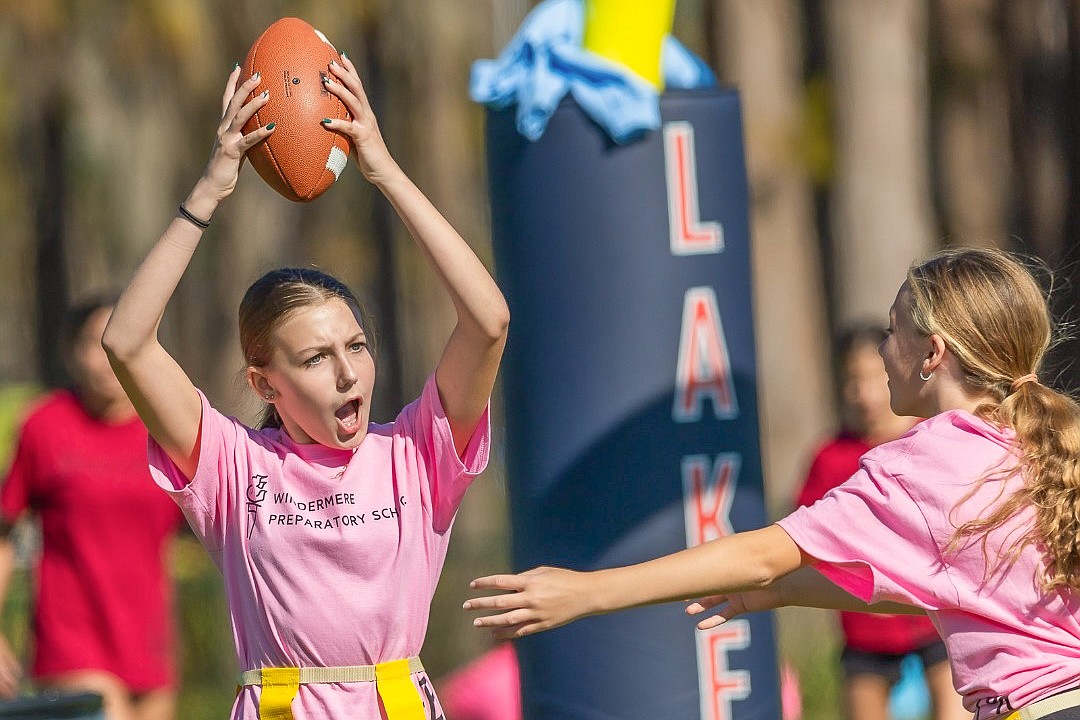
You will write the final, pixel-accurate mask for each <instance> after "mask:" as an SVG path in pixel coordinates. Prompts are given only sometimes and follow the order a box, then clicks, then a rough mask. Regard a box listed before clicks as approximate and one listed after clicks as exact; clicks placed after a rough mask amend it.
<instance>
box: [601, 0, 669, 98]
mask: <svg viewBox="0 0 1080 720" xmlns="http://www.w3.org/2000/svg"><path fill="white" fill-rule="evenodd" d="M674 19H675V0H585V38H584V42H583V45H584V46H585V49H586V50H591V51H592V52H594V53H596V54H597V55H600V56H601V57H604V58H607V59H608V60H611V61H613V62H616V63H619V64H620V65H623V66H624V67H626V68H627V69H629V70H630V71H631V72H633V73H635V74H636V75H638V76H639V77H640V78H642V79H643V80H645V81H646V82H648V83H649V84H651V85H652V86H653V87H655V88H656V89H657V90H658V91H659V90H663V89H664V76H663V74H662V73H661V71H660V48H661V46H662V44H663V41H664V36H665V35H667V34H669V33H670V32H671V24H672V22H673V21H674Z"/></svg>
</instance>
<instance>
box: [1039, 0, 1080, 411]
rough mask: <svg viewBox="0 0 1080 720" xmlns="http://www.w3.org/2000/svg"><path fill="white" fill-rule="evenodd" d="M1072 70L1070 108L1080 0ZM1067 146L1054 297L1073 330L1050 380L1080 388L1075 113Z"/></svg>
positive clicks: (1079, 149) (1054, 358)
mask: <svg viewBox="0 0 1080 720" xmlns="http://www.w3.org/2000/svg"><path fill="white" fill-rule="evenodd" d="M1066 22H1067V24H1068V47H1069V49H1068V70H1067V73H1066V85H1065V93H1064V96H1063V97H1064V102H1063V103H1062V104H1063V105H1064V107H1065V108H1068V109H1069V112H1070V113H1072V112H1075V108H1077V107H1080V3H1078V2H1072V3H1070V5H1069V7H1068V13H1067V18H1066ZM1062 142H1063V145H1064V150H1065V163H1066V178H1065V180H1066V183H1067V189H1066V192H1067V198H1068V200H1067V202H1066V208H1067V210H1066V215H1065V231H1064V233H1063V238H1062V241H1063V242H1062V247H1061V251H1060V253H1059V257H1060V258H1061V261H1060V263H1059V265H1058V267H1059V271H1058V272H1059V274H1060V283H1059V286H1060V290H1059V292H1058V295H1057V297H1055V298H1054V300H1055V303H1054V309H1055V311H1056V314H1057V317H1058V318H1059V319H1062V320H1064V321H1066V322H1067V323H1068V324H1069V325H1068V326H1067V327H1069V329H1070V330H1071V332H1070V333H1069V336H1068V340H1067V341H1066V342H1063V343H1061V344H1060V345H1059V346H1058V347H1056V348H1055V349H1054V350H1053V351H1052V352H1051V356H1050V363H1049V366H1050V370H1051V372H1050V373H1049V376H1048V378H1047V380H1054V381H1056V385H1057V386H1058V387H1061V388H1064V389H1068V390H1071V391H1072V392H1074V393H1076V392H1080V335H1078V333H1077V327H1078V323H1080V122H1077V121H1076V118H1075V117H1071V118H1070V119H1069V121H1068V122H1066V123H1065V125H1064V127H1063V134H1062Z"/></svg>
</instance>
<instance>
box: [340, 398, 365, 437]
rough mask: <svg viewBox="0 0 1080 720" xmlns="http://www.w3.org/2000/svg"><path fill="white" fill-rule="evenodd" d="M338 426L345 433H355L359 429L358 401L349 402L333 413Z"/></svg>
mask: <svg viewBox="0 0 1080 720" xmlns="http://www.w3.org/2000/svg"><path fill="white" fill-rule="evenodd" d="M334 417H336V418H337V421H338V426H339V427H340V428H341V429H342V430H343V431H344V432H346V433H350V434H351V433H355V432H356V431H357V430H359V429H360V400H359V399H356V400H350V401H349V402H347V403H345V404H344V405H342V406H341V407H339V408H338V409H337V410H335V411H334Z"/></svg>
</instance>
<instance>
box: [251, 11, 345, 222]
mask: <svg viewBox="0 0 1080 720" xmlns="http://www.w3.org/2000/svg"><path fill="white" fill-rule="evenodd" d="M331 60H335V61H337V62H338V64H340V63H341V55H340V54H339V53H338V51H337V50H336V49H335V48H334V46H333V45H332V44H331V43H330V41H329V40H327V39H326V36H325V35H323V34H322V33H321V32H319V31H318V30H316V29H315V28H313V27H312V26H311V25H309V24H307V23H306V22H304V21H303V20H300V19H298V18H282V19H281V20H278V21H277V22H275V23H274V24H273V25H271V26H270V27H268V28H266V30H265V31H264V32H263V34H262V35H260V36H259V39H258V40H256V41H255V43H254V44H253V45H252V46H251V50H249V51H248V54H247V58H245V59H244V65H243V72H242V74H241V76H240V77H241V79H242V80H243V79H246V78H248V77H251V76H252V75H254V74H255V73H259V75H260V76H261V77H260V82H259V86H258V87H257V88H255V90H254V91H253V92H252V97H254V96H255V95H257V94H259V93H261V92H263V91H264V90H269V91H270V100H269V101H268V102H267V103H266V105H264V106H263V107H262V108H260V109H259V111H258V112H257V113H255V115H254V116H253V117H252V118H251V120H249V121H248V123H247V124H246V125H245V126H244V132H245V133H248V132H251V131H252V130H254V129H256V128H258V127H264V126H266V125H269V124H270V123H274V124H275V127H274V133H273V134H272V135H271V136H270V137H269V138H267V140H266V141H265V142H262V143H259V144H258V145H256V146H255V147H253V148H251V150H249V151H248V159H249V160H251V164H252V166H253V167H254V168H255V170H256V171H257V172H258V173H259V175H260V176H261V177H262V179H263V180H265V181H266V183H267V184H268V185H270V187H272V188H274V189H275V190H277V191H278V192H279V193H281V194H282V195H283V196H285V197H287V198H288V199H290V200H294V201H297V202H308V201H311V200H314V199H315V198H317V197H318V196H319V195H321V194H322V193H323V192H325V191H326V189H327V188H328V187H330V186H331V185H333V184H334V181H335V180H337V179H338V176H340V175H341V172H342V170H344V169H345V166H346V165H347V164H348V160H349V149H350V148H349V141H348V140H347V139H346V138H345V137H344V136H342V135H339V134H338V133H335V132H331V131H330V130H327V129H326V127H325V126H324V125H323V124H322V120H323V118H346V119H347V118H348V117H349V113H348V111H347V110H346V109H345V106H344V105H343V104H342V102H341V101H340V100H338V98H337V97H336V96H335V95H333V94H332V93H330V92H329V91H328V90H327V89H326V88H325V87H324V86H323V77H324V76H326V75H328V74H329V72H330V70H329V66H330V61H331Z"/></svg>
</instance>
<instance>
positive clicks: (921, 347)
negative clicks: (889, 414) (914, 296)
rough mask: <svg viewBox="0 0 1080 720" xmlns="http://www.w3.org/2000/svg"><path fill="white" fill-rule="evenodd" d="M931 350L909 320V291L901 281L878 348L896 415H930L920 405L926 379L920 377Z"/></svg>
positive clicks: (930, 413) (930, 346) (927, 342)
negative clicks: (887, 331)
mask: <svg viewBox="0 0 1080 720" xmlns="http://www.w3.org/2000/svg"><path fill="white" fill-rule="evenodd" d="M931 350H932V345H931V343H930V339H929V338H927V337H926V336H924V335H922V334H920V333H919V332H918V331H917V330H916V329H915V324H914V323H913V322H912V319H911V290H910V289H909V288H908V284H907V283H904V284H903V285H901V286H900V290H899V292H897V293H896V299H895V300H894V301H893V304H892V307H891V308H889V337H887V338H885V342H883V343H881V346H880V347H879V348H878V354H880V355H881V359H882V360H883V361H884V363H885V374H886V375H888V377H889V404H890V405H891V406H892V411H893V412H894V413H896V414H897V415H911V416H916V417H929V415H932V414H933V413H932V412H928V411H927V410H926V409H924V408H922V405H924V404H925V402H924V398H923V397H922V395H923V387H924V385H925V382H924V381H923V380H922V379H921V378H920V377H919V373H920V372H922V371H923V361H924V360H926V359H927V357H928V355H929V353H930V352H931Z"/></svg>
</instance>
